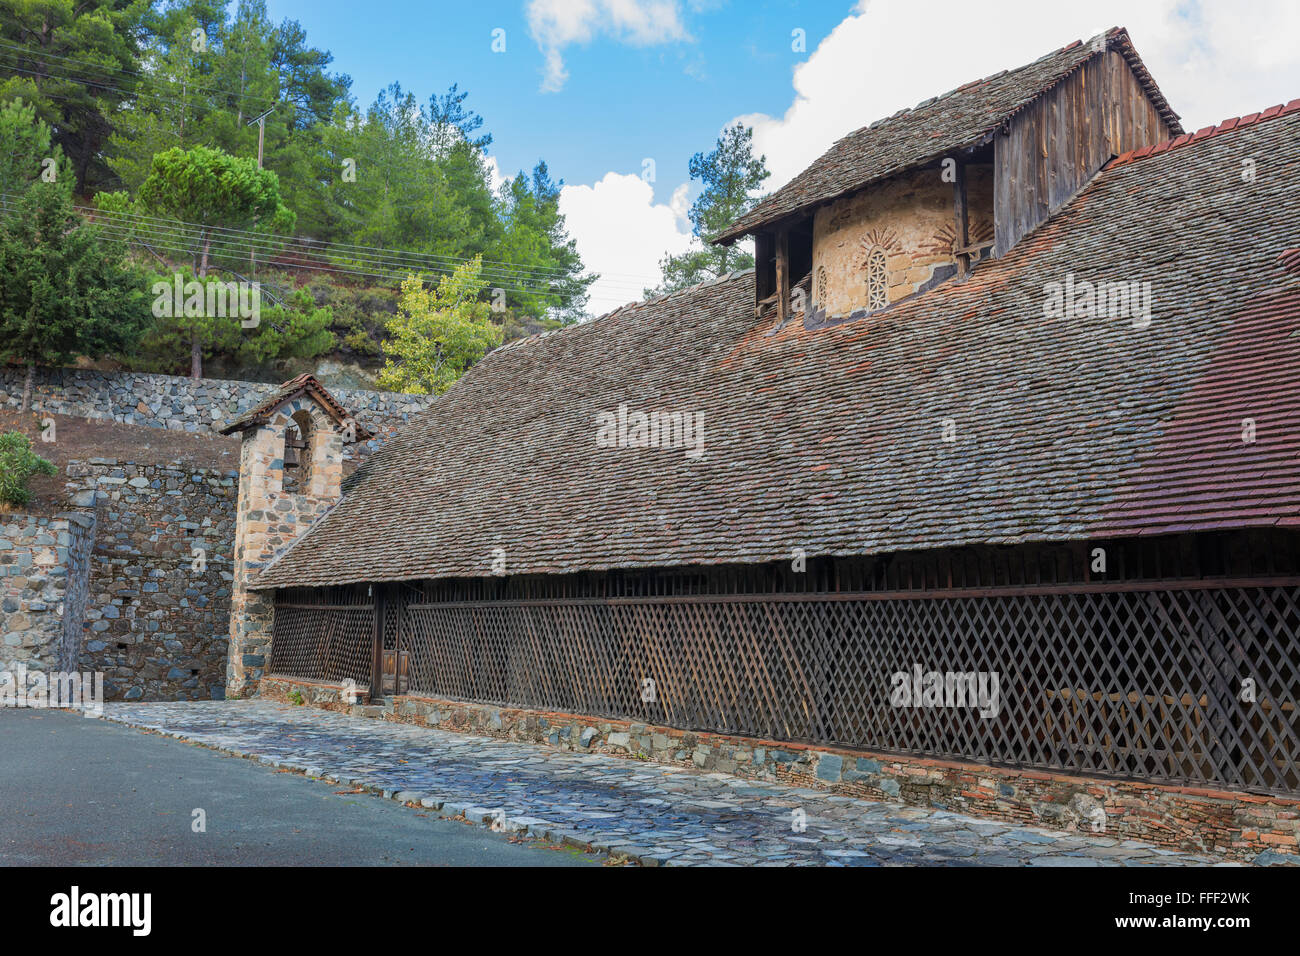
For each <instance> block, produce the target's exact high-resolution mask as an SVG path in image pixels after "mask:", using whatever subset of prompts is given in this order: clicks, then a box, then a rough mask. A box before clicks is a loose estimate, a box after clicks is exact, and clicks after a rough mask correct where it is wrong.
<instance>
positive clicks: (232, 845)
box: [0, 708, 596, 866]
mask: <svg viewBox="0 0 1300 956" xmlns="http://www.w3.org/2000/svg"><path fill="white" fill-rule="evenodd" d="M338 789H339V787H338V785H337V784H328V783H323V782H319V781H314V780H308V779H307V778H305V777H303V776H300V775H298V774H294V773H280V772H277V771H276V770H274V769H272V768H270V767H267V766H263V765H262V764H258V763H254V762H252V761H250V760H245V759H243V758H240V757H232V756H228V755H224V754H220V753H218V752H216V751H213V750H207V749H204V748H202V747H197V746H193V745H190V744H186V743H183V742H181V741H179V740H174V739H172V738H170V737H162V736H158V735H153V734H146V733H142V732H140V731H138V730H132V729H130V728H128V727H123V726H120V725H117V724H110V723H106V722H104V721H101V720H91V719H87V718H85V717H81V716H79V715H76V714H71V713H66V712H63V711H35V710H13V709H9V708H4V709H0V865H4V866H38V865H60V866H70V865H81V864H85V865H98V866H197V865H207V866H222V865H248V866H348V865H365V866H384V865H387V866H419V865H435V866H438V865H441V866H583V865H596V860H594V859H593V858H591V857H584V856H583V855H581V854H580V853H578V852H577V851H574V850H571V849H568V848H565V849H547V848H545V846H544V845H543V844H540V843H537V842H535V841H526V842H522V843H510V842H509V840H508V838H507V837H506V836H505V835H504V834H497V833H493V832H491V831H490V830H488V829H486V828H484V827H481V826H467V825H465V824H463V823H455V822H452V821H450V820H441V819H438V818H436V817H433V816H426V815H422V814H421V813H419V812H418V811H416V810H414V809H411V808H408V807H401V806H399V805H397V804H396V803H393V802H392V801H390V800H383V799H380V798H378V797H373V796H368V795H366V794H355V795H351V794H348V795H339V794H336V793H335V791H336V790H338ZM195 809H202V810H204V811H205V813H206V824H207V832H205V833H195V832H193V829H192V821H193V819H194V817H193V811H194V810H195Z"/></svg>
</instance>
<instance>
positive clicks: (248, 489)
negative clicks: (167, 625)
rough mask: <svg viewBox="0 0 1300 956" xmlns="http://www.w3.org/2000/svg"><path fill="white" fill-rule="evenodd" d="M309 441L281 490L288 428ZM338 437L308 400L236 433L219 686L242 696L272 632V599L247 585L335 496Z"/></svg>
mask: <svg viewBox="0 0 1300 956" xmlns="http://www.w3.org/2000/svg"><path fill="white" fill-rule="evenodd" d="M291 426H293V427H296V428H298V429H299V430H300V432H299V433H300V434H304V435H310V442H309V447H308V449H307V451H306V452H305V454H304V459H303V466H304V467H303V468H302V471H301V477H300V479H299V482H298V483H297V484H295V485H294V486H293V487H291V488H290V489H288V490H286V488H285V483H284V478H285V469H284V448H285V446H284V441H285V434H286V431H287V429H288V428H289V427H291ZM343 448H344V444H343V435H342V434H341V433H340V432H339V430H338V424H337V423H336V422H335V421H334V419H333V418H332V417H331V416H330V415H328V414H326V412H325V411H324V409H322V408H321V406H320V405H318V404H316V402H315V400H314V399H312V398H310V397H309V396H307V395H305V394H304V395H298V396H297V397H295V398H291V399H289V400H286V401H284V402H281V403H280V404H279V405H278V406H277V407H276V409H275V410H274V411H273V412H272V413H271V414H270V417H269V418H268V420H267V421H266V422H265V423H264V424H262V425H258V426H255V427H253V428H249V429H247V430H246V431H245V432H244V437H243V443H242V445H241V446H240V451H239V499H238V508H237V515H238V518H237V523H236V527H235V552H234V554H235V566H234V587H233V591H232V595H233V596H232V598H231V604H230V653H229V660H228V664H227V668H226V685H227V687H228V689H229V691H230V694H231V695H232V696H236V695H242V694H243V693H244V692H245V691H246V690H247V689H249V688H250V686H255V685H256V682H257V681H258V680H260V679H261V677H262V675H263V674H264V673H265V669H266V667H267V665H268V663H269V659H270V652H271V640H272V637H273V632H274V621H275V599H274V595H273V594H271V593H268V592H263V591H253V590H250V588H249V584H250V583H251V582H252V580H253V578H255V577H256V576H257V575H258V573H259V572H260V571H261V570H262V569H263V568H264V567H266V565H267V564H269V563H270V562H271V561H272V560H273V559H274V557H275V556H276V555H277V554H280V553H281V552H283V551H284V550H285V549H286V548H288V547H289V545H291V544H292V543H293V542H294V541H295V540H296V539H297V538H298V536H299V535H301V534H303V533H304V532H305V531H306V530H307V529H308V528H309V527H310V526H311V524H312V522H313V521H315V520H316V519H317V518H319V517H320V516H321V515H322V514H324V513H325V512H326V511H328V510H329V509H330V508H331V507H333V505H334V503H335V502H336V501H338V499H339V496H340V495H341V494H342V482H343Z"/></svg>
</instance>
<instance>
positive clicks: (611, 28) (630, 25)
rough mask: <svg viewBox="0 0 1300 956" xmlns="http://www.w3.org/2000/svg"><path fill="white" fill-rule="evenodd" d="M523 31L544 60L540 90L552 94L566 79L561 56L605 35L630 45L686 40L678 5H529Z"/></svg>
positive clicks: (571, 1)
mask: <svg viewBox="0 0 1300 956" xmlns="http://www.w3.org/2000/svg"><path fill="white" fill-rule="evenodd" d="M525 13H526V14H527V17H528V32H529V33H531V34H532V37H533V39H534V40H535V41H536V42H537V46H538V49H540V50H541V51H542V55H543V56H544V57H545V58H546V65H545V68H544V69H543V72H542V90H543V92H547V93H554V92H557V91H558V90H560V89H561V88H563V86H564V83H565V81H566V80H567V79H568V78H569V73H568V70H566V69H565V66H564V56H563V51H564V49H565V47H569V46H572V45H574V44H582V43H590V42H591V41H592V39H594V38H595V37H596V36H597V35H599V34H605V35H608V36H610V37H613V38H614V39H616V40H618V41H620V42H622V43H629V44H633V45H635V46H654V45H656V44H660V43H674V42H678V41H682V40H687V39H689V38H690V37H689V34H688V33H687V32H686V27H685V25H684V24H683V23H682V15H681V7H680V4H679V3H678V0H529V2H528V7H527V9H526V11H525Z"/></svg>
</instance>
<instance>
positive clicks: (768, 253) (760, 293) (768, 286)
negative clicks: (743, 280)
mask: <svg viewBox="0 0 1300 956" xmlns="http://www.w3.org/2000/svg"><path fill="white" fill-rule="evenodd" d="M775 289H776V279H775V277H774V275H773V273H772V234H771V233H770V232H760V233H758V234H757V235H755V236H754V302H755V304H756V305H757V304H758V303H761V302H762V301H763V300H764V299H766V298H768V297H769V296H770V295H771V294H772V293H773V291H775Z"/></svg>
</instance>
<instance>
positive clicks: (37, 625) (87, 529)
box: [0, 512, 95, 673]
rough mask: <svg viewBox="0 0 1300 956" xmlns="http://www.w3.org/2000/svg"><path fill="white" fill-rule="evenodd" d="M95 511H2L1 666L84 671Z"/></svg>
mask: <svg viewBox="0 0 1300 956" xmlns="http://www.w3.org/2000/svg"><path fill="white" fill-rule="evenodd" d="M94 538H95V516H94V515H93V514H86V513H76V512H72V513H68V514H62V515H56V516H54V517H47V516H43V515H25V514H0V670H3V671H9V672H13V671H16V670H17V669H18V668H19V667H20V666H21V667H24V668H26V669H28V670H32V671H42V672H45V673H50V672H53V671H64V672H72V671H76V670H79V669H80V668H79V662H78V645H79V644H80V641H81V625H82V619H83V616H84V614H85V610H86V598H87V577H88V572H89V562H90V548H91V543H92V542H93V541H94Z"/></svg>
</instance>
